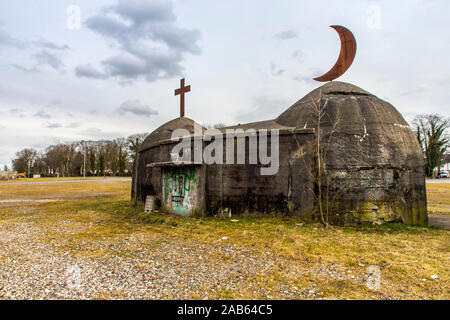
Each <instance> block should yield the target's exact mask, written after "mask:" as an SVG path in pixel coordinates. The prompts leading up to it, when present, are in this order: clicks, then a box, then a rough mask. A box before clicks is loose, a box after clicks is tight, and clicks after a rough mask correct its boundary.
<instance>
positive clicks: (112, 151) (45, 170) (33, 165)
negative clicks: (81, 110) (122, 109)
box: [12, 133, 147, 177]
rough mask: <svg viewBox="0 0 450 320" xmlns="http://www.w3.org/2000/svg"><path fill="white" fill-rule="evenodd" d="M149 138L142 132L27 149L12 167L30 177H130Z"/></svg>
mask: <svg viewBox="0 0 450 320" xmlns="http://www.w3.org/2000/svg"><path fill="white" fill-rule="evenodd" d="M146 136H147V133H139V134H134V135H131V136H129V137H128V138H117V139H114V140H100V141H75V142H70V143H60V144H56V145H51V146H49V147H47V148H46V149H44V150H36V149H33V148H25V149H23V150H21V151H19V152H17V153H16V158H15V159H13V160H12V165H13V169H14V170H15V171H17V172H19V173H25V174H26V176H27V177H32V176H33V175H36V174H39V175H41V176H43V177H56V176H57V177H68V176H82V175H84V174H86V176H103V175H108V176H109V175H110V176H128V175H131V173H132V167H133V162H134V159H135V157H136V154H137V152H138V150H139V147H140V145H141V143H142V142H143V141H144V139H145V137H146Z"/></svg>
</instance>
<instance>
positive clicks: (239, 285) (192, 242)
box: [0, 180, 450, 299]
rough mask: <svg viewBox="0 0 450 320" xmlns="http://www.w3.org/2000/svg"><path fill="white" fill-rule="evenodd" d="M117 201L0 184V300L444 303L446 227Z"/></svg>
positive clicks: (119, 185) (435, 196) (54, 187)
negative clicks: (316, 220)
mask: <svg viewBox="0 0 450 320" xmlns="http://www.w3.org/2000/svg"><path fill="white" fill-rule="evenodd" d="M429 187H430V190H429V191H428V195H429V201H430V209H431V210H434V209H433V204H439V205H440V204H448V203H450V184H447V185H437V184H434V185H430V186H429ZM129 194H130V182H129V181H128V182H126V181H108V180H105V181H102V182H97V181H96V182H82V181H80V182H79V183H78V182H76V183H61V184H51V185H43V184H41V185H40V184H38V183H36V184H34V183H33V184H28V185H10V186H0V248H1V251H0V298H3V299H22V298H26V299H64V298H72V299H79V298H81V299H116V298H117V299H123V298H132V299H134V298H136V299H177V298H185V299H205V298H209V299H213V298H221V299H450V286H449V278H450V277H449V275H450V273H449V271H450V270H449V257H450V255H449V253H450V237H449V235H450V231H446V230H438V229H433V228H424V227H408V226H404V225H402V224H389V225H385V226H372V225H364V226H359V227H344V228H342V227H335V228H332V229H329V230H326V229H324V228H322V227H321V226H320V225H314V224H311V225H305V224H303V223H302V222H301V221H300V220H299V219H282V218H269V217H268V218H260V219H255V218H237V220H238V221H235V222H232V221H231V220H228V219H216V218H206V219H186V218H182V217H177V216H173V215H162V214H158V215H149V214H145V213H143V211H142V208H139V207H138V208H135V207H133V206H131V205H130V202H129ZM1 201H4V202H3V203H2V202H1ZM42 201H45V202H42ZM439 210H441V209H439ZM370 266H376V267H375V269H376V268H379V269H380V274H381V278H380V279H381V281H380V285H379V288H378V289H377V288H374V287H371V288H372V289H370V288H369V287H368V286H367V283H376V275H374V274H373V273H372V271H371V270H373V269H374V267H370ZM369 267H370V269H369V270H368V268H369ZM433 275H436V276H438V278H436V277H434V276H433ZM432 276H433V277H432ZM433 278H434V279H433ZM374 279H375V281H373V280H374Z"/></svg>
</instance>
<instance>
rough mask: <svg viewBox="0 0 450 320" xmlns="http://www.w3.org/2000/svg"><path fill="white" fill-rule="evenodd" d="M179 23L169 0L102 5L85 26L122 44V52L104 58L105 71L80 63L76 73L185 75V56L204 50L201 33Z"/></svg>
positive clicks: (98, 76) (101, 76)
mask: <svg viewBox="0 0 450 320" xmlns="http://www.w3.org/2000/svg"><path fill="white" fill-rule="evenodd" d="M176 23H177V19H176V16H175V14H174V12H173V7H172V4H171V2H169V1H152V2H148V1H144V0H132V1H130V0H127V1H125V0H119V2H118V4H117V5H115V6H109V7H105V8H103V10H102V13H101V14H99V15H96V16H93V17H91V18H89V19H88V20H87V21H86V25H87V26H88V28H90V29H91V30H93V31H95V32H97V33H98V34H101V35H102V36H104V37H105V38H107V39H108V40H113V41H114V42H116V43H117V44H119V47H120V50H121V52H120V53H119V54H118V55H115V56H112V57H109V58H107V59H104V60H103V61H102V62H101V63H102V67H103V70H101V71H99V70H95V69H93V68H92V67H88V66H90V65H81V66H79V67H78V68H77V70H76V75H77V76H80V77H90V78H94V79H105V78H108V77H117V78H119V79H121V80H124V79H125V80H128V81H129V80H130V79H138V78H141V77H143V78H145V79H146V80H147V81H155V80H158V79H163V78H170V77H174V76H176V75H180V74H182V71H183V67H182V66H181V63H182V61H183V60H184V56H185V55H186V54H188V53H189V54H196V55H197V54H200V52H201V49H200V47H199V46H198V44H197V41H198V40H199V39H200V32H199V31H197V30H188V29H184V28H180V27H178V26H177V24H176Z"/></svg>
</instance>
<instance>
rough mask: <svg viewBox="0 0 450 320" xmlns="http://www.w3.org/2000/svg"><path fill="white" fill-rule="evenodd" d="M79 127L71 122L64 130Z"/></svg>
mask: <svg viewBox="0 0 450 320" xmlns="http://www.w3.org/2000/svg"><path fill="white" fill-rule="evenodd" d="M79 126H80V124H79V123H77V122H73V123H71V124H68V125H67V126H66V128H70V129H75V128H78V127H79Z"/></svg>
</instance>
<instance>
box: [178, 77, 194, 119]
mask: <svg viewBox="0 0 450 320" xmlns="http://www.w3.org/2000/svg"><path fill="white" fill-rule="evenodd" d="M180 82H181V85H180V88H179V89H176V90H175V95H176V96H178V95H180V117H184V94H185V93H187V92H190V91H191V86H190V85H189V86H187V87H185V86H184V79H181V81H180Z"/></svg>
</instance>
